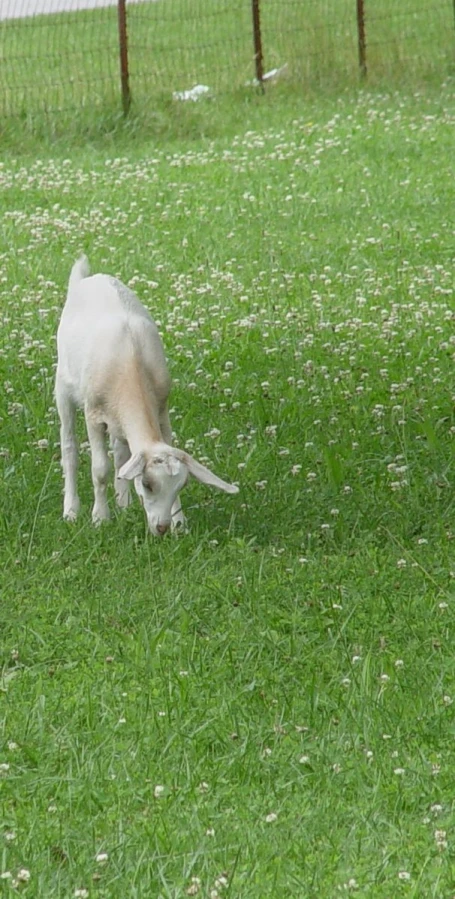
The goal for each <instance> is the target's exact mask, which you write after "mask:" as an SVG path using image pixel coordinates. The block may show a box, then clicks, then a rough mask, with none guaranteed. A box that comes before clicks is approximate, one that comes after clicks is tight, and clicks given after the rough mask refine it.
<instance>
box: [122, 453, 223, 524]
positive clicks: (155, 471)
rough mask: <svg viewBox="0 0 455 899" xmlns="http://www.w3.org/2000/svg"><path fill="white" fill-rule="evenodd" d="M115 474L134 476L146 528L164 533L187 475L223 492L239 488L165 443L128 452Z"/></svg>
mask: <svg viewBox="0 0 455 899" xmlns="http://www.w3.org/2000/svg"><path fill="white" fill-rule="evenodd" d="M118 475H119V477H120V478H125V479H126V480H128V481H131V480H134V486H135V489H136V493H137V494H138V496H139V499H140V500H141V502H142V505H143V506H144V509H145V514H146V515H147V522H148V526H149V529H150V531H151V532H152V534H155V535H162V534H165V533H166V531H168V530H169V528H170V527H171V525H172V507H173V505H174V503H175V501H176V499H177V497H178V494H179V493H180V490H181V489H182V487H184V486H185V484H186V482H187V480H188V477H189V475H192V476H193V477H194V478H196V479H197V480H198V481H201V483H203V484H208V485H209V486H212V487H218V488H219V489H220V490H224V491H225V492H226V493H238V490H239V488H238V487H236V486H235V485H234V484H228V483H226V481H222V480H221V478H218V477H217V476H216V475H215V474H213V472H212V471H210V469H208V468H206V467H205V465H201V463H200V462H197V461H196V459H193V457H192V456H190V455H188V453H185V452H183V450H179V449H176V448H175V447H173V446H168V444H166V443H162V444H155V445H154V447H153V449H152V450H149V451H147V452H142V453H136V454H135V455H134V456H131V458H130V459H129V460H128V462H125V464H124V465H123V466H122V468H121V469H120V471H119V473H118Z"/></svg>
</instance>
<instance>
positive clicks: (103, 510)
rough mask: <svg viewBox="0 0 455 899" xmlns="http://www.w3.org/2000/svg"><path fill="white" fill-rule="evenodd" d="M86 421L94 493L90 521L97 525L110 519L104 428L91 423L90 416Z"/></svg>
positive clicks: (97, 423)
mask: <svg viewBox="0 0 455 899" xmlns="http://www.w3.org/2000/svg"><path fill="white" fill-rule="evenodd" d="M86 421H87V434H88V439H89V441H90V449H91V451H92V481H93V490H94V492H95V503H94V506H93V510H92V520H93V521H94V523H95V524H99V522H100V521H105V520H106V519H108V518H110V514H109V506H108V503H107V479H108V477H109V468H110V466H109V456H108V454H107V450H106V444H105V434H106V426H105V425H104V424H102V423H99V422H96V421H93V419H91V418H90V415H86Z"/></svg>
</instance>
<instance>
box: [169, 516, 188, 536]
mask: <svg viewBox="0 0 455 899" xmlns="http://www.w3.org/2000/svg"><path fill="white" fill-rule="evenodd" d="M171 531H172V533H173V534H187V533H188V531H189V528H188V525H187V523H186V518H185V516H184V515H182V516H181V517H179V518H174V519H173V520H172V524H171Z"/></svg>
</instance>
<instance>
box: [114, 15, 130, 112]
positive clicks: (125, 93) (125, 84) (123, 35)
mask: <svg viewBox="0 0 455 899" xmlns="http://www.w3.org/2000/svg"><path fill="white" fill-rule="evenodd" d="M117 9H118V39H119V51H120V83H121V86H122V107H123V115H125V116H127V115H128V112H129V109H130V106H131V91H130V74H129V69H128V34H127V28H126V0H118V7H117Z"/></svg>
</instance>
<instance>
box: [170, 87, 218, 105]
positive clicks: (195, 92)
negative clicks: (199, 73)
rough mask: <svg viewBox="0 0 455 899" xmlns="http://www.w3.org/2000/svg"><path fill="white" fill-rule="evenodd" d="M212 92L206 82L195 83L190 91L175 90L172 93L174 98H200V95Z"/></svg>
mask: <svg viewBox="0 0 455 899" xmlns="http://www.w3.org/2000/svg"><path fill="white" fill-rule="evenodd" d="M209 93H210V88H209V87H207V85H206V84H195V85H194V87H192V88H190V90H188V91H174V93H173V94H172V96H173V98H174V100H193V101H195V100H199V98H200V97H203V96H205V94H209Z"/></svg>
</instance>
